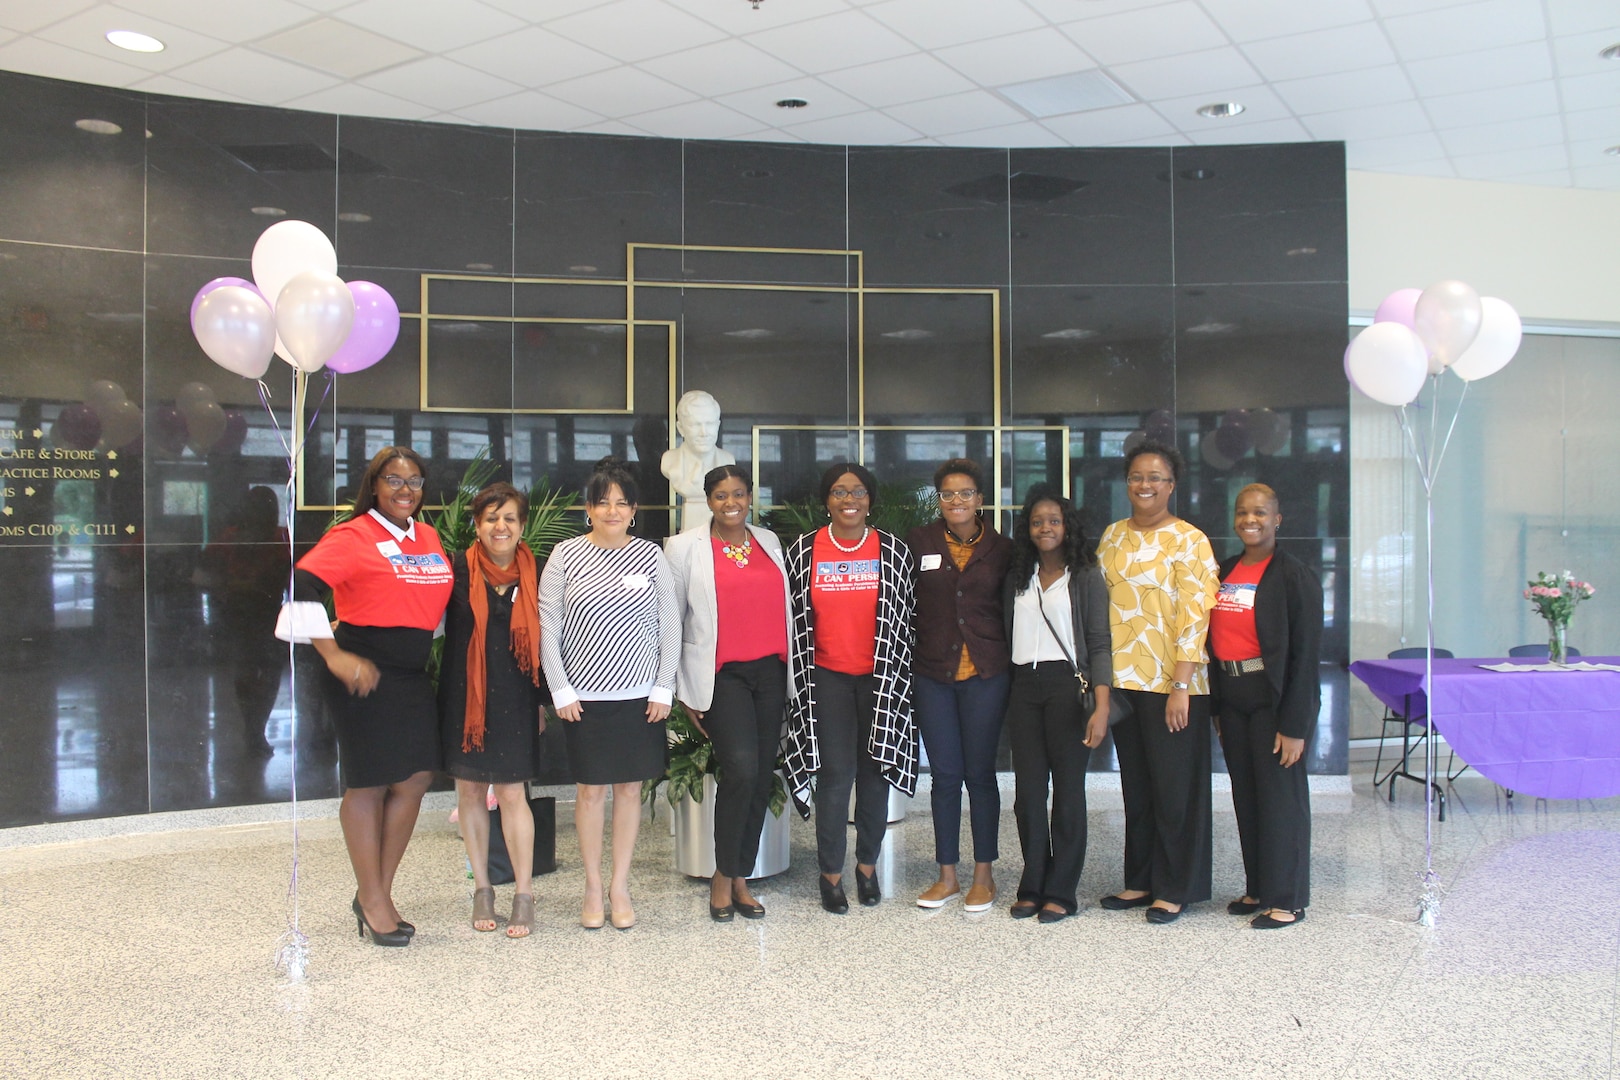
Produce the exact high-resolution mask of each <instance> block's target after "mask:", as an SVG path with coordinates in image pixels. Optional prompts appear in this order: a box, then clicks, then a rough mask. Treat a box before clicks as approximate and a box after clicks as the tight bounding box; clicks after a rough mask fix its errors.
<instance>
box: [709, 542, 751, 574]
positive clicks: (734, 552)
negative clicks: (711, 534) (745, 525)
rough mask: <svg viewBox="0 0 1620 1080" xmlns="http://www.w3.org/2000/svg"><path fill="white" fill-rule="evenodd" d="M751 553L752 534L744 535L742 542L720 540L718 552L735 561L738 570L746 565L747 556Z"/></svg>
mask: <svg viewBox="0 0 1620 1080" xmlns="http://www.w3.org/2000/svg"><path fill="white" fill-rule="evenodd" d="M717 539H718V538H717ZM753 553H754V538H753V537H752V536H747V537H744V539H743V542H742V543H740V544H732V543H728V542H727V541H725V540H721V541H720V554H722V555H724V556H725V557H726V558H728V559H730V560H731V561H732V562H734V563H736V564H737V569H739V570H741V569H742V568H743V567H745V566H747V565H748V556H750V555H752V554H753Z"/></svg>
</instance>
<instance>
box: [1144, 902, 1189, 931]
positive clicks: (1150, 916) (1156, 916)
mask: <svg viewBox="0 0 1620 1080" xmlns="http://www.w3.org/2000/svg"><path fill="white" fill-rule="evenodd" d="M1186 910H1187V906H1186V905H1185V904H1183V905H1182V906H1181V911H1186ZM1181 911H1171V910H1170V909H1169V908H1162V907H1150V908H1148V909H1147V921H1148V922H1150V923H1156V924H1158V925H1159V926H1163V925H1164V924H1166V923H1173V922H1175V921H1176V920H1177V919H1179V918H1181Z"/></svg>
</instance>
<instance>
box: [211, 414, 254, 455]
mask: <svg viewBox="0 0 1620 1080" xmlns="http://www.w3.org/2000/svg"><path fill="white" fill-rule="evenodd" d="M247 436H248V422H247V417H245V416H243V415H242V414H241V413H240V412H239V411H238V410H236V409H226V410H225V434H223V435H221V436H220V437H219V441H218V442H216V443H215V444H214V449H215V450H224V451H227V452H229V453H233V454H234V453H235V452H236V451H238V450H240V449H242V444H243V443H245V442H247Z"/></svg>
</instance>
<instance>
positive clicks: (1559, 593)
mask: <svg viewBox="0 0 1620 1080" xmlns="http://www.w3.org/2000/svg"><path fill="white" fill-rule="evenodd" d="M1547 595H1548V596H1563V595H1564V592H1563V590H1562V589H1548V590H1547Z"/></svg>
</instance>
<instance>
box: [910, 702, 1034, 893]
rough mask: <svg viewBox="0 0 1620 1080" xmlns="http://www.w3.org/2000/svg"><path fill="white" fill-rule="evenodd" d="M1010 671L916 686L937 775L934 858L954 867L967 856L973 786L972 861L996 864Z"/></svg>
mask: <svg viewBox="0 0 1620 1080" xmlns="http://www.w3.org/2000/svg"><path fill="white" fill-rule="evenodd" d="M1010 684H1011V676H1010V675H1009V674H1008V673H1007V672H1005V671H1004V672H1002V673H1001V674H1000V675H993V676H991V677H990V678H988V679H986V678H981V677H979V676H977V675H975V676H974V677H973V678H971V679H962V680H959V681H957V682H948V683H946V682H939V681H937V680H935V679H930V678H927V677H925V676H922V675H918V676H917V677H916V682H915V684H914V686H913V688H912V704H913V705H914V706H915V708H916V713H917V728H918V730H919V731H920V732H921V733H922V741H923V746H924V748H925V749H927V751H928V767H929V771H930V772H931V773H932V774H933V778H934V789H933V796H932V802H933V809H934V861H935V862H937V863H939V864H940V865H941V866H955V865H956V864H957V863H958V862H960V861H961V859H962V849H961V836H962V787H963V785H964V784H965V785H966V786H967V790H968V823H969V825H970V826H971V828H972V830H973V861H974V862H995V861H996V858H997V851H996V836H997V833H998V832H999V831H1000V827H1001V789H1000V788H999V787H997V786H996V746H997V744H999V743H1000V742H1001V720H1002V716H1003V714H1004V713H1005V712H1006V709H1007V689H1008V687H1009V685H1010Z"/></svg>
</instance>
